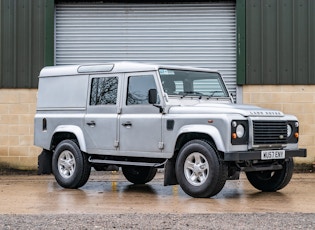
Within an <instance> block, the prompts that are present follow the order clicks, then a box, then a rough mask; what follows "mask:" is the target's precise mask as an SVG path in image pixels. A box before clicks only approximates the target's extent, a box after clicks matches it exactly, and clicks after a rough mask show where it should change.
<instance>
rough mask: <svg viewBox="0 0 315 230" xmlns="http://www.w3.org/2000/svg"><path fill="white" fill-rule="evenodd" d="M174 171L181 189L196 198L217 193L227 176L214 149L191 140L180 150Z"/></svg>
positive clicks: (205, 142)
mask: <svg viewBox="0 0 315 230" xmlns="http://www.w3.org/2000/svg"><path fill="white" fill-rule="evenodd" d="M175 170H176V177H177V181H178V182H179V184H180V186H181V188H182V189H183V190H184V191H185V192H186V193H187V194H188V195H190V196H192V197H197V198H202V197H204V198H205V197H211V196H214V195H216V194H217V193H219V192H220V191H221V190H222V188H223V187H224V184H225V182H226V180H227V174H228V170H227V166H226V164H225V163H224V162H222V161H221V160H220V158H219V156H218V153H217V151H216V150H215V148H214V147H213V146H212V145H211V144H209V143H208V142H207V141H203V140H192V141H190V142H188V143H187V144H185V145H184V146H183V147H182V148H181V150H180V152H179V155H178V158H177V160H176V165H175Z"/></svg>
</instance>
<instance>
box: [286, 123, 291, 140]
mask: <svg viewBox="0 0 315 230" xmlns="http://www.w3.org/2000/svg"><path fill="white" fill-rule="evenodd" d="M291 134H292V127H291V125H289V124H288V125H287V137H290V136H291Z"/></svg>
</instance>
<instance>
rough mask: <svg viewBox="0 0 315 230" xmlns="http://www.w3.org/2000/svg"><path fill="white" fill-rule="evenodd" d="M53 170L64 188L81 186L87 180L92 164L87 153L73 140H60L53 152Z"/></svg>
mask: <svg viewBox="0 0 315 230" xmlns="http://www.w3.org/2000/svg"><path fill="white" fill-rule="evenodd" d="M52 171H53V174H54V176H55V178H56V181H57V182H58V184H59V185H60V186H62V187H64V188H79V187H81V186H83V185H85V183H86V182H87V180H88V179H89V176H90V172H91V165H90V164H89V162H88V158H87V156H86V154H85V153H83V152H81V150H80V149H79V147H78V145H77V144H76V143H75V142H74V141H72V140H64V141H62V142H60V143H59V144H58V145H57V147H56V150H55V152H54V154H53V158H52Z"/></svg>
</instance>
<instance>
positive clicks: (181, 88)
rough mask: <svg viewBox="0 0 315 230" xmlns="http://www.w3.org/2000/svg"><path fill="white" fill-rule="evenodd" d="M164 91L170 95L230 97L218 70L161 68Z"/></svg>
mask: <svg viewBox="0 0 315 230" xmlns="http://www.w3.org/2000/svg"><path fill="white" fill-rule="evenodd" d="M159 73H160V78H161V81H162V85H163V89H164V92H165V93H167V94H168V95H169V96H172V95H181V96H183V97H184V96H206V97H229V95H228V92H227V90H226V88H225V85H224V83H223V81H222V79H221V76H220V75H219V74H218V73H216V72H198V71H188V70H175V69H159Z"/></svg>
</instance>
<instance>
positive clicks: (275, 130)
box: [253, 121, 287, 145]
mask: <svg viewBox="0 0 315 230" xmlns="http://www.w3.org/2000/svg"><path fill="white" fill-rule="evenodd" d="M253 127H254V130H253V131H254V144H255V145H265V144H286V143H287V122H286V121H253Z"/></svg>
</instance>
